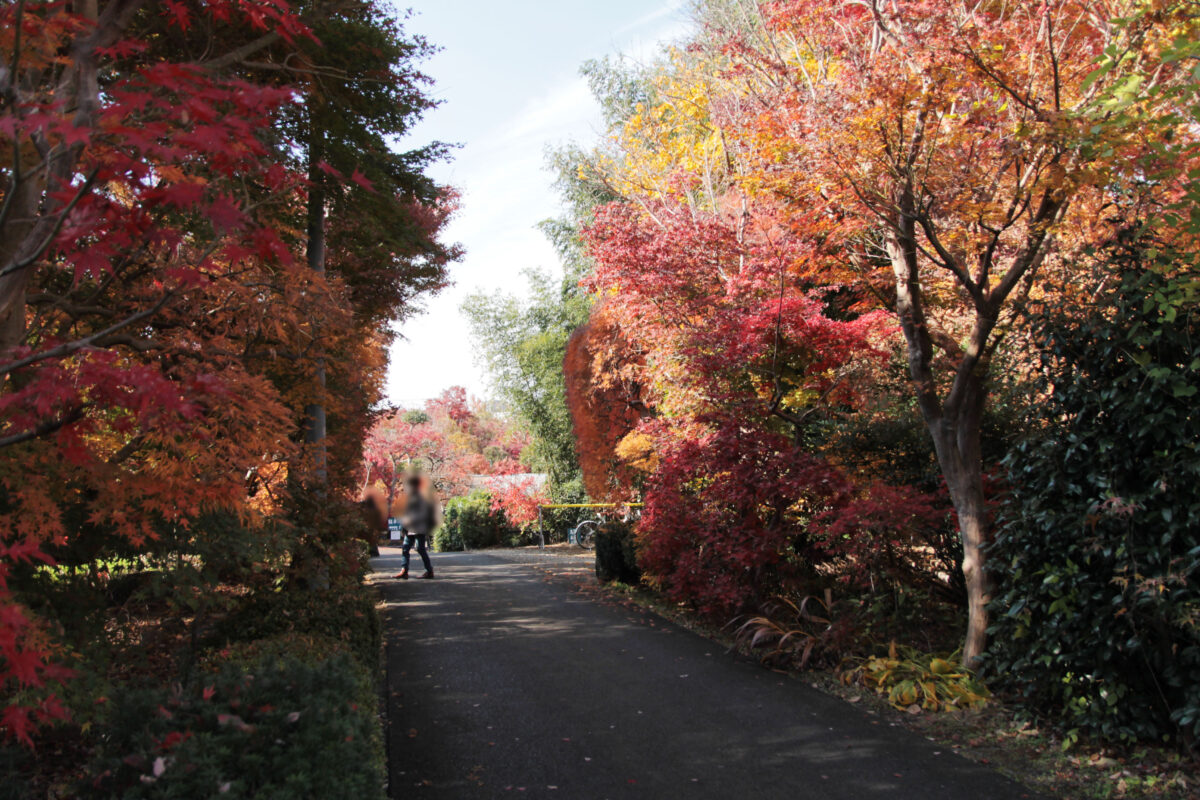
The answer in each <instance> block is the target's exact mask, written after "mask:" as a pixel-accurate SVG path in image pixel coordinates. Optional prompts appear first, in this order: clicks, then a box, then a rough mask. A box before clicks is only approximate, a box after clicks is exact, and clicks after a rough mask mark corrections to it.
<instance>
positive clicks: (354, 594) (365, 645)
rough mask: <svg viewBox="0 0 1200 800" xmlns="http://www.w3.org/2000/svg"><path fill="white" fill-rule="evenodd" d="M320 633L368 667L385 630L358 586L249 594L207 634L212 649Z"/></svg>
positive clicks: (372, 603) (375, 661)
mask: <svg viewBox="0 0 1200 800" xmlns="http://www.w3.org/2000/svg"><path fill="white" fill-rule="evenodd" d="M302 634H307V635H320V636H326V637H329V638H331V639H334V640H336V641H338V642H340V643H341V644H342V645H343V646H344V647H345V648H346V649H347V650H348V651H349V652H350V653H351V654H352V655H353V656H354V657H355V658H356V659H357V660H358V662H359V663H360V664H362V665H363V666H364V667H365V668H367V669H371V670H374V669H375V668H376V667H377V665H378V663H379V650H380V648H381V647H382V644H383V642H382V633H381V631H380V625H379V615H378V614H377V613H376V612H375V601H374V599H373V598H372V596H371V595H370V594H369V593H368V592H367V591H366V590H364V589H363V588H362V587H360V586H356V587H352V588H338V589H328V590H325V591H308V590H304V589H284V590H280V591H276V592H260V593H255V594H253V595H251V596H250V598H248V599H247V600H246V601H244V602H243V603H242V604H241V605H240V606H239V607H238V608H236V609H235V610H234V611H233V613H231V614H230V615H229V616H228V617H227V618H226V619H224V620H223V621H222V622H221V623H220V624H219V625H217V626H216V628H215V630H214V631H213V632H212V633H211V634H210V635H209V636H208V637H207V640H206V644H207V645H208V646H209V647H210V648H219V647H222V646H226V645H228V644H230V643H235V642H248V641H252V640H255V639H270V638H273V637H277V636H281V635H302Z"/></svg>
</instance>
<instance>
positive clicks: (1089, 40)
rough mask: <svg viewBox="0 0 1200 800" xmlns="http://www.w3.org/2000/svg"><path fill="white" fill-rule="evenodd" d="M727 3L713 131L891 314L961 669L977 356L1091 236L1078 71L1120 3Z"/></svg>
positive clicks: (980, 511)
mask: <svg viewBox="0 0 1200 800" xmlns="http://www.w3.org/2000/svg"><path fill="white" fill-rule="evenodd" d="M737 7H738V10H739V12H740V18H741V19H742V20H744V21H748V22H743V23H742V24H739V25H738V26H737V28H733V29H729V28H727V29H725V30H723V31H720V32H719V33H716V34H714V35H713V38H711V39H710V40H709V43H710V45H711V47H712V48H714V50H719V51H720V52H723V53H727V54H729V56H730V57H731V59H732V62H733V63H732V66H731V68H730V70H729V71H728V72H727V73H726V75H727V77H728V78H729V86H730V91H729V92H728V93H727V95H726V99H724V100H723V101H722V105H721V108H720V111H719V113H718V115H717V117H718V124H720V125H721V127H722V129H723V130H724V131H725V134H726V136H727V139H728V140H729V141H730V142H731V146H733V147H736V148H738V149H739V150H740V151H741V152H743V153H745V154H747V156H748V157H749V158H750V159H751V160H752V161H754V162H756V165H755V166H754V167H753V168H752V169H751V170H750V171H749V172H748V173H747V177H746V182H745V185H747V187H748V188H753V189H755V190H759V191H767V192H770V193H771V194H773V195H774V196H775V197H777V198H779V199H780V200H781V201H782V202H783V203H784V204H785V205H786V206H787V207H788V208H790V209H791V213H792V219H791V221H790V223H789V226H788V227H789V228H790V231H791V234H792V235H795V236H800V237H804V238H807V239H810V240H814V241H822V242H824V243H826V244H827V245H830V246H831V247H830V249H831V250H833V251H834V252H835V253H836V255H835V257H834V258H832V259H825V260H823V261H821V262H817V263H815V264H814V268H815V269H814V275H815V276H816V277H817V279H821V277H822V275H824V276H826V277H825V280H826V281H831V280H844V279H845V276H846V274H847V272H846V270H845V267H846V265H847V264H848V265H849V266H851V267H853V272H855V273H857V274H858V275H859V276H861V278H860V280H862V279H866V281H867V282H868V283H870V284H871V285H872V286H873V288H874V289H875V290H876V291H880V290H883V291H885V292H886V294H885V297H887V298H888V302H889V303H890V304H892V306H893V308H894V310H895V313H896V316H897V319H898V320H899V323H900V327H901V330H902V332H903V334H904V338H905V341H906V344H907V352H908V365H909V373H910V381H911V387H912V390H913V392H914V394H915V397H916V400H917V403H918V405H919V407H920V409H921V412H922V415H923V417H924V420H925V423H926V425H927V427H928V429H929V433H930V435H931V437H932V439H933V443H934V447H935V450H936V453H937V458H938V462H939V464H940V467H941V471H942V475H943V476H944V478H945V480H946V484H947V487H948V489H949V492H950V497H951V500H952V501H953V504H954V507H955V510H956V512H957V518H958V523H959V528H960V533H961V538H962V544H963V564H962V568H963V573H964V577H965V580H966V586H967V592H968V602H969V612H968V624H967V634H966V642H965V646H964V660H965V661H966V662H967V663H969V664H975V663H976V662H977V659H978V657H979V656H980V654H981V653H982V652H983V648H984V645H985V641H986V631H987V604H988V601H989V597H990V591H989V581H988V576H987V571H986V567H985V560H986V557H985V552H986V546H987V543H988V541H989V536H990V534H989V521H988V512H987V505H986V498H985V496H984V488H983V464H982V458H981V449H980V428H981V420H982V416H983V410H984V407H985V404H986V403H987V398H988V394H989V391H988V383H989V372H990V369H991V366H990V365H991V361H992V359H993V357H994V355H995V353H996V348H997V347H998V346H999V344H1000V342H1001V341H1002V340H1003V339H1004V337H1005V335H1006V334H1007V333H1008V332H1009V331H1011V330H1013V329H1014V328H1015V327H1019V326H1020V324H1021V323H1020V310H1021V308H1022V305H1023V300H1024V298H1026V297H1027V296H1028V295H1029V294H1030V293H1031V292H1035V291H1038V287H1037V283H1036V278H1037V276H1038V275H1039V274H1041V273H1044V272H1046V271H1059V272H1065V271H1067V270H1069V269H1070V268H1071V264H1072V263H1073V261H1074V259H1075V258H1076V256H1077V254H1078V253H1079V252H1080V251H1081V249H1082V248H1084V247H1086V246H1088V245H1089V244H1091V243H1093V242H1095V241H1097V238H1098V237H1102V236H1103V235H1105V234H1104V231H1105V222H1106V220H1105V217H1104V213H1103V212H1102V209H1104V208H1105V207H1106V203H1107V202H1108V200H1109V196H1108V195H1106V193H1105V177H1104V176H1105V175H1106V174H1108V173H1109V172H1110V170H1111V169H1112V164H1113V157H1112V154H1113V152H1114V150H1113V149H1112V148H1091V147H1087V146H1084V145H1086V144H1088V143H1089V134H1088V131H1089V128H1090V126H1091V124H1092V121H1091V113H1090V112H1091V111H1092V108H1093V103H1094V101H1095V99H1096V98H1097V97H1098V96H1100V94H1101V93H1102V91H1103V90H1104V88H1105V87H1106V86H1109V85H1112V84H1113V83H1114V82H1116V81H1119V79H1120V77H1119V75H1118V74H1117V73H1109V74H1107V75H1103V76H1098V75H1093V73H1094V71H1095V69H1096V64H1097V59H1098V57H1099V56H1100V55H1101V54H1102V53H1103V52H1104V51H1105V50H1106V49H1107V48H1109V47H1110V46H1115V45H1119V44H1120V43H1119V41H1118V39H1119V35H1118V33H1117V31H1116V29H1115V28H1114V27H1113V26H1112V25H1111V24H1110V22H1109V20H1110V19H1111V18H1113V17H1116V16H1120V15H1121V14H1122V13H1123V12H1124V11H1125V10H1128V9H1129V8H1130V7H1131V4H1130V3H1124V2H1110V3H1094V2H1072V1H1071V0H1062V1H1061V2H1054V3H1033V2H1029V3H1010V4H1003V5H999V6H979V5H977V4H971V3H945V4H929V3H921V2H888V3H884V2H875V1H874V0H872V2H869V3H857V2H855V3H851V2H840V0H825V1H820V2H815V1H814V2H809V1H807V0H806V1H804V2H789V3H775V4H759V3H752V2H744V3H740V4H737ZM1137 58H1138V56H1137V54H1136V53H1131V61H1130V62H1129V63H1126V64H1124V65H1123V69H1129V68H1131V64H1132V63H1133V62H1135V61H1136V60H1137ZM1118 72H1119V71H1118ZM1097 77H1099V80H1097ZM1131 199H1132V198H1131ZM883 270H887V271H888V272H889V273H890V276H891V279H890V281H889V283H890V287H889V286H887V285H886V284H883V283H882V281H881V280H880V279H881V278H882V277H883V275H884V274H885V273H884V272H883ZM835 276H836V277H835Z"/></svg>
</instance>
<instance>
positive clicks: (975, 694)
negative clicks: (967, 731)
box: [841, 642, 991, 711]
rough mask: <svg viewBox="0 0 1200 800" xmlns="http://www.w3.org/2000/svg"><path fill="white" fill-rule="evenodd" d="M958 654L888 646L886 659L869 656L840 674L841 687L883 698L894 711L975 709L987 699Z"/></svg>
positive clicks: (988, 695) (987, 695)
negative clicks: (870, 691)
mask: <svg viewBox="0 0 1200 800" xmlns="http://www.w3.org/2000/svg"><path fill="white" fill-rule="evenodd" d="M958 656H959V654H958V653H953V654H951V655H946V656H939V655H936V654H931V653H922V652H920V651H919V650H916V649H914V648H911V647H897V646H896V643H895V642H892V643H891V645H889V647H888V654H887V656H886V657H885V656H871V657H870V658H867V659H863V660H859V661H858V663H857V665H856V666H853V667H851V668H850V669H847V670H844V671H843V672H842V674H841V678H842V683H844V684H846V685H847V686H851V685H854V684H859V685H862V686H866V687H868V688H871V689H874V690H875V691H876V693H878V694H881V695H886V696H887V700H888V702H889V703H891V704H892V705H893V706H895V707H896V708H900V709H908V708H911V707H912V706H914V705H917V706H919V707H920V708H922V709H924V710H926V711H950V710H954V709H963V708H977V707H979V706H982V705H984V704H985V703H987V701H988V699H989V698H990V697H991V693H990V692H988V690H987V687H986V686H984V685H983V683H982V682H980V681H979V680H978V679H977V678H976V677H975V675H974V674H972V673H971V671H970V670H968V669H966V668H965V667H963V666H961V665H960V664H959V660H958Z"/></svg>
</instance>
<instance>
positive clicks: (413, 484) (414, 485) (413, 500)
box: [396, 475, 438, 580]
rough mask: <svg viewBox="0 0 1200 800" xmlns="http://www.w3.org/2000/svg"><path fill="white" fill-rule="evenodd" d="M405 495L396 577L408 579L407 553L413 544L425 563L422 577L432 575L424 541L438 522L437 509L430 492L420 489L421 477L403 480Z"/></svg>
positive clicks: (427, 550)
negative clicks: (401, 542)
mask: <svg viewBox="0 0 1200 800" xmlns="http://www.w3.org/2000/svg"><path fill="white" fill-rule="evenodd" d="M404 485H405V490H406V494H407V497H406V499H405V501H404V514H403V516H401V518H400V521H401V523H402V524H403V525H404V544H403V545H402V546H401V548H400V552H401V559H400V574H398V575H397V576H396V577H397V578H400V579H401V580H407V579H408V562H409V553H410V551H411V550H412V547H413V544H414V543H415V544H416V546H417V555H419V556H420V557H421V563H422V564H424V565H425V574H423V575H422V576H421V577H422V578H426V579H429V578H432V577H433V564H432V563H430V561H429V549H428V548H427V547H426V543H427V541H428V539H429V536H430V534H432V533H433V529H434V528H435V527H437V523H438V518H437V517H438V513H437V512H438V509H437V504H436V503H435V502H434V500H433V498H432V497H431V496H430V495H431V494H432V493H430V494H428V495H427V494H426V493H425V492H422V491H421V478H420V476H418V475H410V476H408V478H406V479H405V481H404Z"/></svg>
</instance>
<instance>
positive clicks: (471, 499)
mask: <svg viewBox="0 0 1200 800" xmlns="http://www.w3.org/2000/svg"><path fill="white" fill-rule="evenodd" d="M519 533H520V532H519V531H518V530H517V529H516V528H514V527H513V526H512V525H510V524H509V522H508V520H507V518H506V517H505V516H504V512H503V511H493V510H492V496H491V494H489V493H488V492H487V491H485V490H482V489H477V490H475V491H474V492H471V493H470V494H469V495H467V496H466V497H455V498H452V499H451V500H450V501H449V502H448V503H446V513H445V516H444V518H443V520H442V525H441V527H440V528H438V529H437V531H436V532H435V533H434V535H433V545H434V547H435V548H436V549H437V550H438V551H440V552H443V553H444V552H449V551H453V550H476V549H479V548H481V547H497V546H501V545H512V544H515V543H516V540H517V539H518V537H519Z"/></svg>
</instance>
